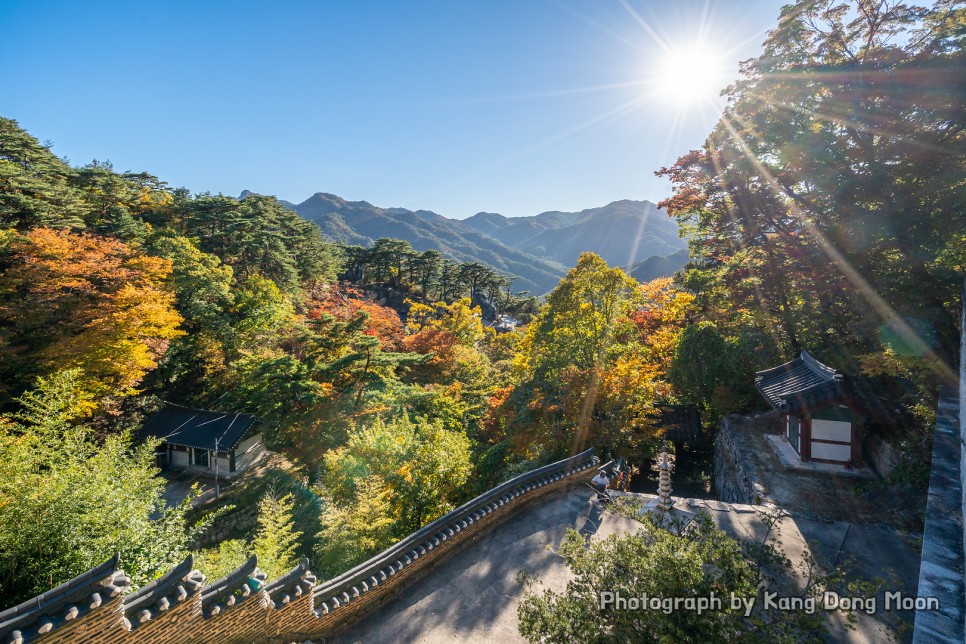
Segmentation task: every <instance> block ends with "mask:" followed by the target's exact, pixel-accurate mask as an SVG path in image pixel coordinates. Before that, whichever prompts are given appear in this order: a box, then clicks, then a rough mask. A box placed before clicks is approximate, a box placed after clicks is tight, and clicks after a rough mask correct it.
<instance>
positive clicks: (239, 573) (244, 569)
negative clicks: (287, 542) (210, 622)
mask: <svg viewBox="0 0 966 644" xmlns="http://www.w3.org/2000/svg"><path fill="white" fill-rule="evenodd" d="M265 579H266V575H265V573H263V572H262V571H261V570H259V569H258V557H256V556H254V555H252V556H251V557H250V558H249V559H248V561H246V562H245V563H243V564H242V565H241V566H239V567H238V568H235V569H234V570H232V571H231V572H230V573H228V574H227V575H225V576H224V577H222V578H220V579H216V580H215V581H213V582H211V583H210V584H209V585H207V586H205V587H204V588H202V589H201V614H202V615H204V616H205V617H206V618H207V617H213V616H215V615H219V614H221V613H222V612H224V611H225V610H227V609H229V608H231V607H232V606H235V605H236V604H239V603H241V602H242V601H244V600H245V599H247V598H248V597H250V596H251V595H252V592H253V591H257V590H259V589H260V588H262V587H263V586H264V585H265Z"/></svg>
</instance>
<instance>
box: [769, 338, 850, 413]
mask: <svg viewBox="0 0 966 644" xmlns="http://www.w3.org/2000/svg"><path fill="white" fill-rule="evenodd" d="M755 387H756V388H757V389H758V391H759V392H760V393H761V395H762V396H764V397H765V399H766V400H767V401H768V403H769V404H770V405H771V406H772V407H774V408H775V409H780V410H782V411H792V412H794V411H798V410H800V409H809V408H814V407H817V406H819V405H823V404H826V403H829V402H831V401H833V400H840V399H842V398H843V397H844V395H845V392H844V390H843V387H842V374H840V373H838V372H837V371H835V369H833V368H832V367H829V366H828V365H824V364H822V363H821V362H819V361H818V360H816V359H815V358H813V357H812V356H811V355H809V353H808V352H807V351H802V354H801V355H800V356H799V357H797V358H795V359H794V360H791V361H790V362H786V363H785V364H783V365H780V366H777V367H774V368H772V369H766V370H765V371H759V372H758V373H757V374H756V376H755Z"/></svg>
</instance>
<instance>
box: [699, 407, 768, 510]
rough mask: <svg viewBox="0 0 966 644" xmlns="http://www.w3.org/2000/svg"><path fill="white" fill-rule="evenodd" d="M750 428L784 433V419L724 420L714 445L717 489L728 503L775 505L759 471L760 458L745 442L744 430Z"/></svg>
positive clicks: (735, 416) (733, 418)
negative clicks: (782, 428) (758, 458)
mask: <svg viewBox="0 0 966 644" xmlns="http://www.w3.org/2000/svg"><path fill="white" fill-rule="evenodd" d="M749 426H752V427H754V428H755V430H756V431H759V432H762V433H770V434H775V433H780V432H781V426H780V417H779V416H778V414H776V413H775V412H765V413H763V414H759V415H757V416H751V417H749V416H739V415H738V414H731V415H729V416H725V417H724V418H723V419H722V420H721V426H720V427H719V429H718V436H717V438H716V439H715V444H714V486H715V493H716V494H717V496H718V498H719V499H720V500H722V501H724V502H725V503H745V504H748V505H761V504H765V503H773V501H772V499H771V498H770V497H769V496H768V490H767V489H766V488H765V485H764V478H763V477H762V476H761V474H760V473H759V472H758V467H757V465H756V463H757V458H756V457H755V455H754V454H753V453H752V450H751V449H750V448H749V447H748V446H746V445H745V443H744V441H743V440H742V435H741V434H742V431H743V430H745V429H746V428H748V427H749Z"/></svg>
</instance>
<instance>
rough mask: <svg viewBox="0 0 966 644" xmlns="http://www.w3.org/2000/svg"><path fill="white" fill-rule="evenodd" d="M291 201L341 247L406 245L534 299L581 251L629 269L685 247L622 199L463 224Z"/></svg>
mask: <svg viewBox="0 0 966 644" xmlns="http://www.w3.org/2000/svg"><path fill="white" fill-rule="evenodd" d="M246 193H247V191H246ZM246 193H243V195H244V194H246ZM284 203H285V204H287V205H289V207H291V208H292V209H293V210H295V211H296V212H298V213H299V214H300V215H302V216H303V217H305V218H306V219H308V220H309V221H313V222H315V223H317V224H318V225H319V226H320V227H321V228H322V231H323V233H325V235H326V236H328V237H329V238H331V239H334V240H336V241H340V242H343V243H346V244H352V245H360V246H371V245H372V243H373V242H374V241H375V240H376V239H378V238H380V237H392V238H396V239H401V240H404V241H408V242H409V243H410V244H412V246H413V248H415V249H416V250H420V251H422V250H430V249H432V250H436V251H439V252H441V253H443V254H444V255H447V256H449V257H452V258H454V259H457V260H459V261H462V262H479V263H482V264H486V265H488V266H491V267H493V268H494V269H496V270H498V271H501V272H503V273H506V274H509V275H513V276H516V277H517V278H518V280H517V282H516V283H515V288H517V289H518V290H526V291H529V292H530V293H532V294H534V295H542V294H544V293H546V292H547V291H549V290H550V289H552V288H553V287H554V286H556V284H557V282H558V281H559V280H560V278H561V277H562V276H563V274H564V273H565V272H566V268H565V267H566V266H572V265H573V264H574V263H575V262H576V261H577V258H578V257H579V256H580V253H581V252H585V251H588V252H593V253H597V254H598V255H600V256H601V257H602V258H603V259H604V260H605V261H607V262H608V263H609V264H611V265H617V266H625V265H628V264H630V263H634V262H637V261H639V260H643V259H646V258H649V257H651V256H665V255H669V254H671V253H674V252H675V251H678V250H682V249H684V248H685V245H686V244H685V242H684V240H682V239H681V238H680V236H679V234H678V225H677V222H675V221H674V220H673V219H671V218H669V217H668V216H667V215H666V214H665V213H662V212H659V211H658V210H657V209H656V207H655V206H654V204H652V203H650V202H647V201H629V200H624V201H615V202H613V203H611V204H608V205H607V206H603V207H601V208H592V209H589V210H583V211H581V212H572V213H568V212H545V213H541V214H539V215H535V216H533V217H512V218H508V217H504V216H502V215H498V214H493V213H479V214H476V215H473V216H472V217H469V218H467V219H464V220H456V219H447V218H446V217H443V216H441V215H438V214H436V213H434V212H430V211H427V210H416V211H412V210H407V209H405V208H380V207H377V206H373V205H372V204H370V203H367V202H365V201H345V200H344V199H342V198H340V197H337V196H335V195H331V194H326V193H321V192H320V193H317V194H315V195H312V196H311V197H309V198H308V199H306V200H305V201H303V202H302V203H299V204H288V202H284ZM672 272H673V271H672ZM670 274H671V273H667V275H670Z"/></svg>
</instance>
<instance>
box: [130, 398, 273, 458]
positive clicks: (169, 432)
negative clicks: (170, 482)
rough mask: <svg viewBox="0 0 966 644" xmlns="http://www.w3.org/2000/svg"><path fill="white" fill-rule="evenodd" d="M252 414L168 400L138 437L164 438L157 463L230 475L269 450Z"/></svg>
mask: <svg viewBox="0 0 966 644" xmlns="http://www.w3.org/2000/svg"><path fill="white" fill-rule="evenodd" d="M261 424H262V421H261V420H260V419H259V418H257V417H256V416H254V415H253V414H242V413H235V412H220V411H208V410H205V409H192V408H190V407H182V406H180V405H175V404H172V403H168V402H166V403H165V404H164V408H163V409H161V411H159V412H158V413H156V414H155V415H154V416H152V417H151V419H150V420H148V422H147V423H145V424H144V426H143V427H142V428H141V429H140V430H138V432H137V436H138V438H140V439H142V440H144V439H146V438H150V437H154V438H159V439H161V441H162V443H161V445H160V447H159V448H158V452H157V455H158V461H159V462H158V464H159V465H160V466H162V467H164V466H169V467H173V468H181V469H196V470H212V471H215V470H217V471H218V473H219V474H220V475H223V476H226V477H231V476H234V475H235V474H239V473H241V472H243V471H244V470H246V469H248V468H250V467H251V466H252V465H254V464H255V463H256V462H257V461H258V460H259V459H261V457H262V456H263V455H264V454H265V453H266V450H265V440H264V437H263V435H262V432H261V431H259V426H260V425H261Z"/></svg>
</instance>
